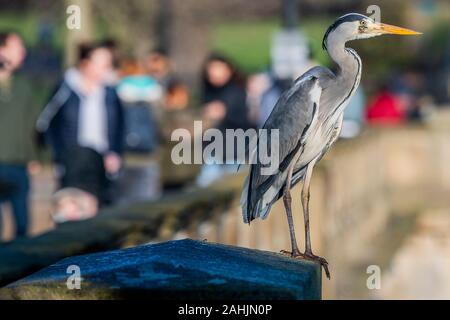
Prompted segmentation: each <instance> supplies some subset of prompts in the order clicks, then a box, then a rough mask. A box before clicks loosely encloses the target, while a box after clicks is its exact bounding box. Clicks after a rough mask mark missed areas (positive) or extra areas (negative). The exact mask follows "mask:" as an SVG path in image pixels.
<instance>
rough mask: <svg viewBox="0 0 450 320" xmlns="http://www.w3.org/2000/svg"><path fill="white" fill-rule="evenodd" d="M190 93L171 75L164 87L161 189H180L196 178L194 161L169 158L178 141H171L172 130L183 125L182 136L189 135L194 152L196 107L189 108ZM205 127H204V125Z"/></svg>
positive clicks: (196, 170) (197, 171)
mask: <svg viewBox="0 0 450 320" xmlns="http://www.w3.org/2000/svg"><path fill="white" fill-rule="evenodd" d="M189 104H190V93H189V89H188V87H187V86H186V85H185V84H184V83H183V82H181V81H179V80H176V79H173V80H172V81H171V82H170V83H169V84H168V87H167V92H166V95H165V98H164V102H163V107H164V109H163V114H162V120H161V123H163V124H164V125H163V126H161V134H162V137H163V139H162V141H163V142H162V148H161V161H160V163H161V166H160V167H161V181H162V185H163V189H164V192H169V191H174V190H179V189H181V188H183V187H185V186H186V185H188V184H189V183H191V182H193V181H195V178H196V176H197V175H198V173H199V170H198V169H199V167H198V166H196V165H188V164H183V165H175V164H174V163H173V162H172V149H173V148H174V147H175V145H177V144H178V141H172V140H171V137H172V133H173V131H174V130H177V129H180V128H183V129H186V130H187V131H186V132H189V135H188V136H186V137H184V139H191V142H192V149H191V152H194V150H193V149H194V148H193V141H194V139H196V137H195V131H194V127H193V123H194V119H195V118H196V116H197V114H196V113H195V111H196V110H193V108H190V105H189ZM203 129H205V128H203Z"/></svg>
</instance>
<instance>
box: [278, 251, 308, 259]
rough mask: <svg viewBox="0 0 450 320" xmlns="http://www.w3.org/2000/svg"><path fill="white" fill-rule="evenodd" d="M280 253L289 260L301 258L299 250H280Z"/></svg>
mask: <svg viewBox="0 0 450 320" xmlns="http://www.w3.org/2000/svg"><path fill="white" fill-rule="evenodd" d="M280 253H281V254H282V255H285V256H288V257H291V258H297V257H299V256H303V255H302V254H301V253H300V251H299V250H294V251H286V250H281V251H280Z"/></svg>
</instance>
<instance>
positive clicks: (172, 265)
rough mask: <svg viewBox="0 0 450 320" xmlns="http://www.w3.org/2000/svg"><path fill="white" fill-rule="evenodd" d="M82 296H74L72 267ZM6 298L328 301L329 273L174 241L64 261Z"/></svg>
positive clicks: (4, 293)
mask: <svg viewBox="0 0 450 320" xmlns="http://www.w3.org/2000/svg"><path fill="white" fill-rule="evenodd" d="M71 265H77V266H79V267H80V270H81V277H82V281H81V289H80V290H69V289H67V285H66V281H67V278H68V277H69V275H70V274H67V268H68V267H69V266H71ZM0 299H19V300H21V299H24V300H28V299H33V300H34V299H57V300H65V299H67V300H71V299H107V300H109V299H158V300H159V299H182V300H192V299H212V300H220V299H233V300H241V299H243V300H244V299H245V300H248V299H250V300H258V299H265V300H266V299H267V300H271V299H283V300H286V299H308V300H310V299H316V300H317V299H321V267H320V266H319V265H316V264H314V263H312V262H307V261H300V260H295V259H291V258H288V257H285V256H283V255H281V254H276V253H271V252H265V251H258V250H250V249H245V248H239V247H233V246H225V245H220V244H212V243H207V242H198V241H193V240H181V241H170V242H165V243H159V244H151V245H144V246H139V247H135V248H130V249H123V250H117V251H110V252H104V253H96V254H90V255H85V256H78V257H71V258H67V259H64V260H62V261H60V262H58V263H56V264H54V265H51V266H50V267H48V268H46V269H43V270H41V271H39V272H37V273H35V274H33V275H31V276H29V277H27V278H24V279H23V280H20V281H18V282H15V283H13V284H11V285H9V286H7V287H5V288H3V289H0Z"/></svg>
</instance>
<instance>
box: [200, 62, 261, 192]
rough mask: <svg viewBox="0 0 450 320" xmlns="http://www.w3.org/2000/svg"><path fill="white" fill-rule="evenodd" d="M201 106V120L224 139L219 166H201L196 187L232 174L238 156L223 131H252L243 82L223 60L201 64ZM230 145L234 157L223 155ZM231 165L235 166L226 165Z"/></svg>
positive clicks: (235, 70) (235, 71)
mask: <svg viewBox="0 0 450 320" xmlns="http://www.w3.org/2000/svg"><path fill="white" fill-rule="evenodd" d="M202 103H203V111H204V118H205V120H207V121H209V122H210V123H212V126H213V127H215V128H216V129H219V130H220V131H221V132H222V134H223V137H224V150H223V159H224V163H226V164H221V165H205V166H203V168H202V172H201V174H200V176H199V178H198V180H197V182H198V184H200V185H203V186H205V185H208V184H209V183H210V182H212V181H214V180H215V179H217V178H218V177H220V176H221V175H222V174H224V173H227V172H232V171H235V170H236V168H237V162H238V159H237V158H239V157H242V156H243V155H237V153H236V151H237V150H236V146H235V145H233V144H234V143H235V142H234V141H227V140H226V139H225V137H226V130H227V129H233V130H236V129H243V130H248V129H251V128H254V124H253V123H252V122H251V120H250V114H249V110H248V107H247V93H246V89H245V80H244V79H243V77H242V76H241V75H240V73H239V72H238V70H237V68H236V66H235V65H234V64H233V63H232V62H231V61H230V60H228V59H227V58H226V57H224V56H221V55H219V54H212V55H211V56H210V57H209V58H208V59H207V60H206V62H205V65H204V70H203V94H202ZM228 144H229V145H230V146H234V148H235V155H234V156H235V157H234V158H230V155H227V154H226V150H227V147H226V146H227V145H228ZM230 163H235V165H230Z"/></svg>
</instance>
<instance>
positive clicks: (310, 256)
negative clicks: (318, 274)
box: [303, 252, 331, 280]
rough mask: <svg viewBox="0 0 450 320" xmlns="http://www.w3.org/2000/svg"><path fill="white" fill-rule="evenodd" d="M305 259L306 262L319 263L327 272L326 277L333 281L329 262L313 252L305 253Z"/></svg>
mask: <svg viewBox="0 0 450 320" xmlns="http://www.w3.org/2000/svg"><path fill="white" fill-rule="evenodd" d="M303 257H304V259H306V260H310V261H314V262H317V263H319V264H320V265H321V266H322V267H323V270H324V271H325V275H326V276H327V278H328V280H330V279H331V274H330V270H329V269H328V261H327V260H325V259H324V258H322V257H319V256H316V255H314V254H313V253H312V252H309V253H308V252H305V254H303Z"/></svg>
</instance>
